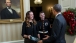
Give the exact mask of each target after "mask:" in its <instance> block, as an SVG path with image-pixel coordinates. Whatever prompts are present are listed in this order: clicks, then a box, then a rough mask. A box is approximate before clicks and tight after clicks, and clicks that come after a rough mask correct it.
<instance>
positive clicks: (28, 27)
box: [22, 11, 38, 43]
mask: <svg viewBox="0 0 76 43" xmlns="http://www.w3.org/2000/svg"><path fill="white" fill-rule="evenodd" d="M30 36H33V37H38V32H37V22H36V21H35V19H34V15H33V12H32V11H28V12H27V13H26V18H25V21H24V22H23V25H22V37H23V38H24V43H36V42H35V41H32V40H30Z"/></svg>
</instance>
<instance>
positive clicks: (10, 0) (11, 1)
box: [4, 0, 12, 3]
mask: <svg viewBox="0 0 76 43" xmlns="http://www.w3.org/2000/svg"><path fill="white" fill-rule="evenodd" d="M4 3H6V0H5V1H4ZM10 3H12V1H11V0H10Z"/></svg>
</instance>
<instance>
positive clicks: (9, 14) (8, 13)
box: [0, 0, 20, 19]
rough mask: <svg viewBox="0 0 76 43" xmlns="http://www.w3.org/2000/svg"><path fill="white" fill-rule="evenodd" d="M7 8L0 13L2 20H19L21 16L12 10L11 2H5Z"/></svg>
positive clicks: (8, 0)
mask: <svg viewBox="0 0 76 43" xmlns="http://www.w3.org/2000/svg"><path fill="white" fill-rule="evenodd" d="M5 4H6V8H4V9H3V10H2V11H1V12H0V16H1V19H18V18H20V16H19V15H18V14H17V12H16V11H15V10H14V9H12V8H11V1H10V0H6V2H5Z"/></svg>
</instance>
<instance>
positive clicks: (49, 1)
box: [30, 0, 58, 18]
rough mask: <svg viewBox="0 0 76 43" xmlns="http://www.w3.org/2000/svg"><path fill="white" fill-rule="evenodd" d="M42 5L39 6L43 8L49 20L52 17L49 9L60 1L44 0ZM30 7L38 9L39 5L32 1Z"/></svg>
mask: <svg viewBox="0 0 76 43" xmlns="http://www.w3.org/2000/svg"><path fill="white" fill-rule="evenodd" d="M42 1H43V2H42V4H40V5H39V6H42V10H43V11H44V12H45V14H46V17H47V18H48V17H49V16H50V13H49V7H52V6H53V5H54V4H57V3H58V0H42ZM30 6H32V7H36V6H38V5H36V4H34V0H30Z"/></svg>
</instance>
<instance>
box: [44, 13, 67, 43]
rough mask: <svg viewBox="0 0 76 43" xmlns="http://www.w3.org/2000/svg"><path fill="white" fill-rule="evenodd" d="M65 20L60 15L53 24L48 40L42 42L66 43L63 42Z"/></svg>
mask: <svg viewBox="0 0 76 43" xmlns="http://www.w3.org/2000/svg"><path fill="white" fill-rule="evenodd" d="M66 25H67V24H66V20H65V18H64V17H63V15H62V14H59V15H58V16H57V17H56V18H55V20H54V22H53V27H52V33H51V36H50V38H48V39H47V40H43V43H45V42H47V43H66V41H65V29H66Z"/></svg>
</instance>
